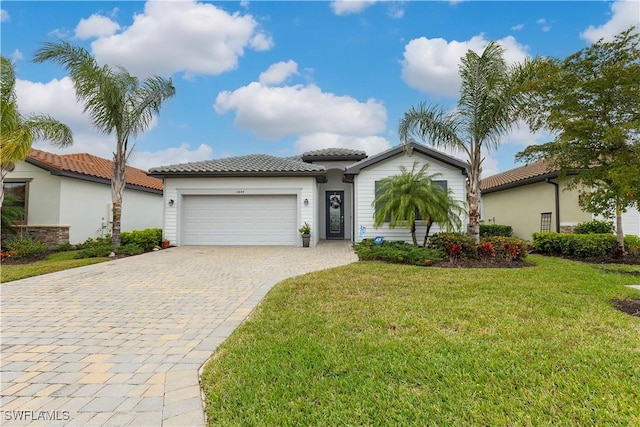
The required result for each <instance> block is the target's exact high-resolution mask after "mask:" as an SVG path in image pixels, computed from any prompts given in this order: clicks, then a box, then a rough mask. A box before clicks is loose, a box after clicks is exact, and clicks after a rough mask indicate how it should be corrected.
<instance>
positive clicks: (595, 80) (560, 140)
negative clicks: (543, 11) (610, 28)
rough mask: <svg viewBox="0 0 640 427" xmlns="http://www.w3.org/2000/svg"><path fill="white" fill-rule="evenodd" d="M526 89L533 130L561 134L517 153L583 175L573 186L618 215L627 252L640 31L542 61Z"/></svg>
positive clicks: (597, 208) (639, 120) (639, 117)
mask: <svg viewBox="0 0 640 427" xmlns="http://www.w3.org/2000/svg"><path fill="white" fill-rule="evenodd" d="M537 74H538V76H539V77H538V78H536V79H534V80H532V81H531V82H530V83H529V85H528V86H527V87H526V90H527V91H528V94H529V96H530V98H529V102H528V105H527V108H526V111H527V115H528V121H529V124H530V127H531V128H532V129H533V130H537V129H542V128H546V129H549V130H551V131H552V132H553V133H554V135H555V139H554V140H553V141H551V142H548V143H546V144H542V145H539V146H531V147H528V148H527V149H525V150H524V151H522V152H521V153H518V155H517V158H518V159H521V160H525V161H532V160H538V159H547V160H549V161H550V162H551V164H552V165H553V166H554V167H555V168H557V169H559V170H560V171H561V173H562V174H566V173H567V172H568V171H569V170H576V169H577V170H579V171H580V173H579V174H578V175H577V176H576V177H575V179H574V180H572V182H571V184H570V188H577V187H580V188H586V189H588V190H586V191H585V190H582V194H581V197H580V204H581V206H582V207H583V208H584V209H585V210H587V211H589V212H592V213H596V214H601V215H603V216H605V217H615V218H616V230H617V241H618V246H619V250H620V251H621V253H623V254H624V231H623V229H622V213H623V212H624V211H625V210H626V209H628V208H629V207H631V206H634V205H635V206H638V203H639V200H640V143H639V138H640V33H639V32H638V28H637V27H636V28H634V27H632V28H629V29H627V30H626V31H624V32H622V33H620V34H618V35H617V36H616V37H615V38H614V39H613V41H610V42H605V41H604V40H600V41H598V42H597V43H594V44H592V45H591V46H588V47H586V48H584V49H582V50H580V51H578V52H576V53H574V54H573V55H570V56H568V57H567V58H565V59H562V60H560V59H554V58H550V59H548V60H546V61H544V62H541V63H540V66H539V70H538V73H537Z"/></svg>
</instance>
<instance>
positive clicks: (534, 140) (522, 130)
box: [502, 121, 553, 147]
mask: <svg viewBox="0 0 640 427" xmlns="http://www.w3.org/2000/svg"><path fill="white" fill-rule="evenodd" d="M502 140H503V143H504V144H513V145H518V146H522V147H528V146H529V145H538V144H543V143H545V142H549V141H551V140H553V135H552V134H551V133H549V132H547V131H539V132H536V133H531V131H530V130H529V126H527V124H526V123H525V122H523V121H520V122H517V123H516V124H515V125H514V126H513V128H512V129H511V132H509V133H508V134H507V135H505V137H504V138H502Z"/></svg>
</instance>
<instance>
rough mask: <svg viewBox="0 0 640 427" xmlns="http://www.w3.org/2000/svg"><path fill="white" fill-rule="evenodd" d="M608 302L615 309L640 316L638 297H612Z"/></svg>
mask: <svg viewBox="0 0 640 427" xmlns="http://www.w3.org/2000/svg"><path fill="white" fill-rule="evenodd" d="M610 302H611V304H612V305H613V306H614V307H615V308H616V310H620V311H621V312H623V313H627V314H630V315H631V316H636V317H640V299H612V300H611V301H610Z"/></svg>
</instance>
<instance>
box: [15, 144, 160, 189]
mask: <svg viewBox="0 0 640 427" xmlns="http://www.w3.org/2000/svg"><path fill="white" fill-rule="evenodd" d="M27 162H29V163H33V164H36V166H43V165H44V166H46V167H47V168H48V169H50V170H57V171H60V172H69V173H73V174H79V175H86V176H88V177H94V178H100V179H105V180H108V181H110V180H111V173H112V171H113V162H112V161H111V160H107V159H103V158H102V157H97V156H93V155H91V154H88V153H77V154H53V153H49V152H47V151H42V150H36V149H34V148H32V149H31V152H30V153H29V156H28V157H27ZM125 176H126V179H127V184H129V185H134V186H138V187H144V188H149V189H152V190H159V191H162V180H160V179H158V178H153V177H150V176H148V175H147V173H146V172H145V171H143V170H142V169H138V168H134V167H132V166H127V169H126V173H125Z"/></svg>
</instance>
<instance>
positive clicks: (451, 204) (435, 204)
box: [420, 188, 464, 247]
mask: <svg viewBox="0 0 640 427" xmlns="http://www.w3.org/2000/svg"><path fill="white" fill-rule="evenodd" d="M439 190H440V191H439V192H436V194H435V197H434V199H433V201H431V202H430V203H428V204H427V206H426V209H425V211H423V212H421V213H420V215H421V216H422V221H423V222H425V225H426V227H427V229H426V231H425V233H424V242H423V244H422V246H423V247H427V243H428V241H429V232H430V231H431V227H432V226H433V224H437V225H439V226H440V227H444V228H446V229H448V230H451V229H453V230H459V229H460V226H461V225H462V220H461V219H460V216H461V215H462V214H463V213H464V209H463V207H462V206H460V202H458V201H457V200H456V199H454V198H453V192H452V191H451V190H446V191H445V190H444V189H443V188H440V189H439Z"/></svg>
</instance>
